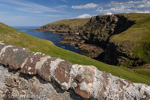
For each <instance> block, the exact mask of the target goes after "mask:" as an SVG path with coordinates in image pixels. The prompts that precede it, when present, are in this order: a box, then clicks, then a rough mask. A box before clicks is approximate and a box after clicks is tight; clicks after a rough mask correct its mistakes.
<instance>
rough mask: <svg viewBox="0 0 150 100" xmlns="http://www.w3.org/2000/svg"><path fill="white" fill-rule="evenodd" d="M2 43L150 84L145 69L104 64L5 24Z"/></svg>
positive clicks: (0, 28) (1, 28)
mask: <svg viewBox="0 0 150 100" xmlns="http://www.w3.org/2000/svg"><path fill="white" fill-rule="evenodd" d="M0 41H1V42H3V43H5V44H11V45H17V46H21V47H24V48H27V49H29V50H31V51H34V52H42V53H45V54H47V55H50V56H52V57H60V58H62V59H65V60H69V61H71V62H72V63H74V64H83V65H94V66H96V67H97V68H98V69H99V70H101V71H106V72H110V73H112V74H113V75H116V76H118V77H121V78H124V79H127V80H130V81H132V82H138V83H146V84H150V80H149V77H150V74H149V71H147V70H145V69H142V71H141V69H140V68H139V69H128V68H125V67H118V66H112V65H108V64H104V63H102V62H99V61H96V60H94V59H91V58H88V57H85V56H82V55H79V54H76V53H73V52H71V51H68V50H64V49H62V48H59V47H56V46H55V45H54V44H53V43H52V42H50V41H48V40H43V39H38V38H36V37H33V36H30V35H27V34H25V33H23V32H20V31H18V30H16V29H14V28H12V27H10V26H7V25H5V24H3V23H0Z"/></svg>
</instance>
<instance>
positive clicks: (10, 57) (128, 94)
mask: <svg viewBox="0 0 150 100" xmlns="http://www.w3.org/2000/svg"><path fill="white" fill-rule="evenodd" d="M0 63H1V64H2V65H1V66H0V76H1V78H0V99H4V100H17V99H18V100H21V99H24V98H25V99H29V100H31V99H34V100H35V99H39V100H42V99H44V100H45V99H46V100H87V99H90V100H106V99H107V100H110V99H113V100H149V99H150V86H147V85H145V84H141V83H132V82H129V81H127V80H124V79H121V78H118V77H115V76H112V75H111V74H109V73H106V72H102V71H99V70H97V68H96V67H94V66H91V65H77V64H72V63H71V62H69V61H65V60H63V59H60V58H57V57H51V56H49V55H45V54H42V53H38V52H37V53H34V52H31V51H29V50H27V49H25V48H21V47H17V46H12V45H5V44H2V43H1V44H0Z"/></svg>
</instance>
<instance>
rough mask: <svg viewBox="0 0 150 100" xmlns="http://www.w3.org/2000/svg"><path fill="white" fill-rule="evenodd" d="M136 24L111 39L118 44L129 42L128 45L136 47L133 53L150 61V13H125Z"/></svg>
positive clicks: (147, 61)
mask: <svg viewBox="0 0 150 100" xmlns="http://www.w3.org/2000/svg"><path fill="white" fill-rule="evenodd" d="M124 15H125V16H126V17H127V18H128V19H130V20H134V21H135V23H136V24H134V25H133V26H132V27H130V28H129V29H128V30H126V31H124V32H122V33H121V34H117V35H114V36H113V37H112V38H111V40H110V41H112V42H115V43H116V44H119V45H121V44H124V43H126V42H128V44H127V45H128V47H134V48H133V50H132V51H131V53H133V56H134V57H139V58H142V59H144V60H145V61H146V63H150V39H149V38H150V14H138V13H137V14H135V13H133V14H124Z"/></svg>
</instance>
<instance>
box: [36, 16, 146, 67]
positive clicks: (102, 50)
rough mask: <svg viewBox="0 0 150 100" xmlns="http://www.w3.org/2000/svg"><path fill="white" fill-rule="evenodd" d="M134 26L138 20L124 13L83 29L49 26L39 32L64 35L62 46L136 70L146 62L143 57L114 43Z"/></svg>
mask: <svg viewBox="0 0 150 100" xmlns="http://www.w3.org/2000/svg"><path fill="white" fill-rule="evenodd" d="M133 24H135V21H131V20H129V19H128V18H127V17H126V16H124V15H123V14H114V15H103V16H102V15H97V16H94V17H92V18H90V19H89V21H88V22H87V23H85V24H84V25H82V26H80V27H79V26H76V27H74V28H72V27H70V26H69V25H65V23H64V24H59V25H58V24H48V25H44V26H42V27H41V28H40V29H38V30H42V31H52V32H57V33H61V34H63V35H64V36H63V37H64V40H63V41H62V43H66V44H70V45H73V46H77V47H79V48H80V49H81V51H82V52H81V54H83V55H86V56H88V57H90V58H94V59H97V60H100V61H103V62H105V63H108V64H112V65H124V66H127V67H129V66H130V67H134V66H138V65H142V64H143V63H144V62H143V61H142V60H141V59H139V58H135V57H133V56H129V54H130V53H128V51H130V52H131V51H132V48H129V47H127V48H123V47H124V44H122V47H121V46H120V45H117V47H115V46H114V45H113V44H114V42H112V41H111V42H110V38H111V37H112V36H114V35H116V34H120V33H121V32H123V31H126V30H127V29H128V28H129V27H131V26H132V25H133ZM64 33H65V34H64ZM121 49H124V50H125V52H122V51H121ZM112 51H115V52H112ZM116 54H117V55H116ZM112 55H113V56H112ZM111 58H113V59H111ZM127 59H128V60H127ZM134 60H136V61H134Z"/></svg>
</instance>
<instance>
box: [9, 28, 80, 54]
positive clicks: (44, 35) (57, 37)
mask: <svg viewBox="0 0 150 100" xmlns="http://www.w3.org/2000/svg"><path fill="white" fill-rule="evenodd" d="M12 27H14V28H15V29H17V30H19V31H21V32H24V33H26V34H29V35H31V36H34V37H37V38H41V39H45V40H50V41H52V42H53V43H54V44H55V45H56V46H58V47H61V48H63V49H66V50H69V51H72V52H75V53H79V54H80V52H81V50H80V49H79V48H77V47H74V46H71V45H68V44H63V43H60V41H62V40H63V38H62V34H55V33H53V32H37V31H34V29H37V28H40V26H12Z"/></svg>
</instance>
